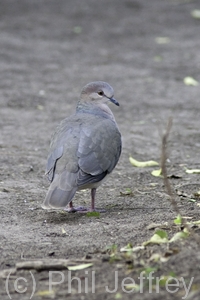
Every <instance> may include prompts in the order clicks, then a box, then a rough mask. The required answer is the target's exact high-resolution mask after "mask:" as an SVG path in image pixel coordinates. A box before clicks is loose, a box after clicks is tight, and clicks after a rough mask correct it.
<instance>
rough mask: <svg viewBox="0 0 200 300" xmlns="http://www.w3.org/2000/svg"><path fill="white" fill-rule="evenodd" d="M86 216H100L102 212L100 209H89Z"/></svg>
mask: <svg viewBox="0 0 200 300" xmlns="http://www.w3.org/2000/svg"><path fill="white" fill-rule="evenodd" d="M86 217H97V218H99V217H100V212H98V211H89V212H87V214H86Z"/></svg>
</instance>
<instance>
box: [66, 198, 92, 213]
mask: <svg viewBox="0 0 200 300" xmlns="http://www.w3.org/2000/svg"><path fill="white" fill-rule="evenodd" d="M65 210H66V211H67V212H69V213H74V212H77V211H78V212H85V211H86V212H87V211H88V209H87V208H86V207H83V206H79V207H74V206H73V203H72V201H71V202H69V208H65Z"/></svg>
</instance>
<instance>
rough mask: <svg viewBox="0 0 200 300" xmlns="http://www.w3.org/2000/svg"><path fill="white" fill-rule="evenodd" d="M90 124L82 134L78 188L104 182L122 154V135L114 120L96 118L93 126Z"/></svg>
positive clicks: (78, 154) (79, 151) (92, 121)
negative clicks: (104, 178)
mask: <svg viewBox="0 0 200 300" xmlns="http://www.w3.org/2000/svg"><path fill="white" fill-rule="evenodd" d="M88 123H89V120H88V121H87V124H86V125H87V126H86V125H83V126H82V128H81V132H80V141H79V146H78V151H77V156H78V165H79V168H80V170H81V172H79V177H78V186H81V185H85V184H88V183H93V182H98V181H100V180H102V179H103V177H105V176H106V174H108V173H110V172H112V170H113V169H114V167H115V166H116V164H117V162H118V160H119V156H120V153H121V135H120V133H119V130H118V128H117V126H116V124H115V123H114V122H113V121H112V120H110V119H106V118H97V117H95V120H94V119H92V118H91V123H92V125H91V126H88Z"/></svg>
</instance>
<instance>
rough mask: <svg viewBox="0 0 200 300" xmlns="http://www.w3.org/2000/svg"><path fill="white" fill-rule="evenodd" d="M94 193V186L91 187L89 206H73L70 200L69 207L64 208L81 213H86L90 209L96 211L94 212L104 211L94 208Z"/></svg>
mask: <svg viewBox="0 0 200 300" xmlns="http://www.w3.org/2000/svg"><path fill="white" fill-rule="evenodd" d="M95 195H96V188H93V189H91V208H89V209H88V208H87V207H83V206H79V207H74V206H73V203H72V201H71V202H70V203H69V208H66V209H65V210H66V211H67V212H70V213H71V212H81V213H85V212H86V213H87V212H90V211H96V212H105V210H104V209H98V208H96V209H95Z"/></svg>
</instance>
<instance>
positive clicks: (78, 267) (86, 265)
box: [67, 263, 93, 271]
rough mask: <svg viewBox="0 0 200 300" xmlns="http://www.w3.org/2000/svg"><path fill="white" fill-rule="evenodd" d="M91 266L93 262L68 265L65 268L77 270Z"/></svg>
mask: <svg viewBox="0 0 200 300" xmlns="http://www.w3.org/2000/svg"><path fill="white" fill-rule="evenodd" d="M91 266H93V264H92V263H89V264H81V265H77V266H68V267H67V269H68V270H69V271H77V270H83V269H87V268H89V267H91Z"/></svg>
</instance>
